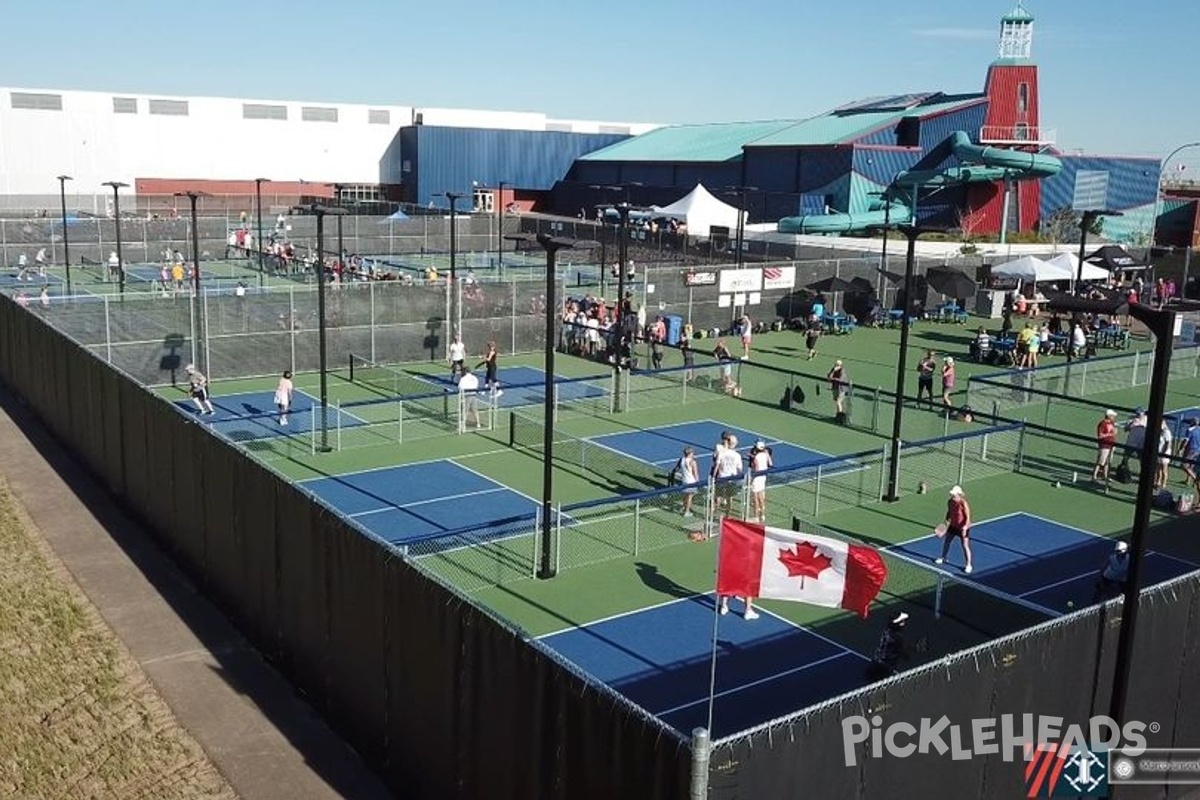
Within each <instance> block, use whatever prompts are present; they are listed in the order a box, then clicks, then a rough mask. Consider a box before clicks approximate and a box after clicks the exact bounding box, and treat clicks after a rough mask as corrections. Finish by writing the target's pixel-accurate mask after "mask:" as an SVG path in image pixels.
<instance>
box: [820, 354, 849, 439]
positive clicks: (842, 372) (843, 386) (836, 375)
mask: <svg viewBox="0 0 1200 800" xmlns="http://www.w3.org/2000/svg"><path fill="white" fill-rule="evenodd" d="M825 378H826V379H827V380H828V381H829V391H830V392H832V393H833V408H834V421H835V422H837V424H839V425H845V424H846V423H847V421H848V419H847V417H846V390H847V389H848V388H849V381H847V380H846V367H845V365H844V364H842V360H841V359H840V358H839V359H838V360H837V361H834V362H833V366H832V367H830V369H829V372H828V373H827V374H826V375H825Z"/></svg>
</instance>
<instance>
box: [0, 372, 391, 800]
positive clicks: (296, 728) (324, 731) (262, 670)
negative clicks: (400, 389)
mask: <svg viewBox="0 0 1200 800" xmlns="http://www.w3.org/2000/svg"><path fill="white" fill-rule="evenodd" d="M0 442H2V443H3V444H2V446H0V472H2V473H3V474H4V475H5V476H6V477H7V478H8V481H9V483H10V485H11V486H12V489H13V492H14V493H15V494H16V496H17V499H18V500H19V501H20V502H21V503H22V504H23V505H24V507H25V509H26V510H27V511H28V513H29V515H30V517H32V519H33V521H34V522H35V523H36V524H37V526H38V528H39V529H40V530H41V532H42V535H43V536H44V537H45V539H46V541H47V543H48V544H49V545H50V547H51V548H52V549H53V550H54V552H55V553H56V554H57V556H58V558H59V559H60V560H61V561H62V562H63V564H64V565H65V566H66V568H67V569H68V570H69V571H70V572H71V574H72V575H73V576H74V578H75V580H76V582H77V583H78V584H79V586H80V588H81V589H82V590H83V592H84V593H85V594H86V595H87V597H88V599H89V600H90V601H91V602H92V604H93V605H94V606H95V607H96V609H97V610H98V611H99V612H100V615H101V616H102V617H103V618H104V620H105V621H106V622H107V623H108V625H109V626H110V627H111V628H112V630H113V631H114V632H115V633H116V635H117V636H118V637H120V639H121V640H122V641H123V642H124V644H125V647H126V648H127V649H128V650H129V652H130V653H131V654H132V656H133V658H134V659H135V660H136V661H137V662H138V664H140V665H141V668H142V669H143V671H145V673H146V675H147V676H148V677H149V679H150V681H151V683H153V685H154V686H155V688H156V689H157V690H158V693H159V695H160V696H161V697H162V698H163V699H164V700H165V701H166V703H167V705H169V706H170V708H171V710H172V712H173V713H174V714H175V716H176V718H177V719H178V720H179V721H180V723H182V725H183V726H184V728H186V729H187V731H188V732H189V733H190V734H191V735H192V736H193V737H195V739H196V740H197V741H198V742H199V743H200V745H201V747H203V748H204V750H205V751H206V752H207V754H208V756H209V758H210V759H212V761H213V763H214V764H215V765H216V767H217V769H218V770H220V772H221V774H222V775H223V776H224V777H225V779H226V780H227V781H229V783H230V785H231V786H232V787H233V789H234V791H236V792H237V793H238V795H239V796H240V797H242V798H245V799H246V800H297V798H304V799H305V800H309V799H310V798H331V799H332V798H339V797H341V798H365V799H367V800H374V799H375V798H380V799H381V800H382V798H388V797H391V795H390V793H388V792H387V790H386V789H385V788H384V786H383V784H382V782H381V781H380V780H379V779H378V778H377V777H376V776H375V775H374V774H373V773H371V772H370V771H369V770H368V769H367V768H366V766H365V765H364V764H363V762H362V761H361V760H360V759H359V757H358V755H357V754H356V753H355V752H354V751H353V750H351V749H350V748H349V747H348V746H347V745H346V743H345V742H344V741H342V740H341V739H340V738H339V737H337V736H336V735H335V734H334V733H333V732H332V731H331V730H330V729H329V728H328V727H327V726H326V725H325V723H324V722H323V721H321V720H320V718H318V717H317V716H316V714H315V713H314V712H313V711H312V709H311V708H310V707H309V706H308V705H307V704H306V703H304V702H303V701H302V700H301V699H300V698H299V697H298V696H297V695H296V694H295V692H294V691H293V690H292V688H291V686H290V685H289V684H288V683H287V681H285V680H284V679H283V678H282V677H281V676H280V675H279V674H278V673H277V672H275V670H274V669H273V668H272V667H271V666H270V665H268V664H267V663H266V662H265V661H263V659H262V658H261V657H260V656H259V654H258V653H257V651H255V650H254V649H253V647H251V646H250V644H249V643H248V642H247V641H246V640H245V639H243V638H242V637H241V635H240V634H238V633H237V631H235V630H234V629H233V627H232V625H231V624H230V623H229V622H228V620H226V619H225V617H223V616H222V615H221V614H220V612H218V611H217V609H216V608H215V607H214V606H213V605H212V604H211V603H209V602H208V600H207V599H205V598H204V597H202V596H201V595H200V594H198V593H197V592H196V590H195V587H194V586H193V585H192V584H191V583H190V581H189V580H188V579H187V578H186V577H185V576H184V575H183V574H182V573H181V572H180V571H179V570H178V569H177V568H176V567H175V565H174V564H173V563H172V562H171V561H170V560H169V559H168V558H167V557H166V555H165V554H163V553H162V552H161V551H160V550H159V549H158V548H157V546H156V545H155V544H154V542H153V541H152V540H151V539H150V538H149V537H148V536H147V535H146V533H145V532H144V531H143V530H142V529H141V528H140V526H139V525H138V524H137V523H136V522H134V521H133V520H132V519H130V518H129V517H128V516H126V515H125V514H124V513H123V512H122V511H121V510H120V508H118V507H117V506H116V504H115V503H113V501H112V499H111V498H110V497H109V496H108V495H107V494H106V493H105V492H104V491H103V490H102V489H101V488H100V487H99V486H98V485H97V484H96V483H95V482H94V481H93V480H92V479H91V477H90V476H89V475H88V474H87V473H86V472H85V471H84V470H83V468H82V467H80V466H79V465H78V464H77V463H76V462H75V461H74V459H72V458H71V456H70V455H68V454H67V453H66V452H65V451H64V450H63V449H62V448H61V447H60V446H59V445H58V443H57V442H56V441H55V440H54V439H52V438H51V437H50V435H49V433H48V432H47V431H46V429H45V428H44V427H42V426H41V424H40V423H39V422H38V421H37V420H36V418H34V417H33V415H32V414H30V413H29V411H28V410H27V409H26V408H24V407H23V406H22V405H21V404H20V403H19V402H18V401H17V400H16V399H15V398H14V397H13V396H12V395H11V394H9V393H8V392H7V391H6V390H4V389H0Z"/></svg>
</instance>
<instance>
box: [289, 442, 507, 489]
mask: <svg viewBox="0 0 1200 800" xmlns="http://www.w3.org/2000/svg"><path fill="white" fill-rule="evenodd" d="M510 452H512V451H511V450H510V449H508V448H505V449H503V450H493V451H492V453H510ZM477 455H488V454H487V453H478V454H477ZM460 458H461V456H460ZM447 462H448V463H451V464H454V465H455V466H457V467H462V468H463V469H467V468H466V467H463V466H462V464H459V463H457V462H456V461H455V460H454V459H452V458H427V459H425V460H423V461H409V462H408V463H406V464H388V465H387V466H383V467H370V468H368V469H358V470H354V471H353V472H339V473H337V474H336V475H321V476H319V477H316V478H305V479H304V480H302V481H296V483H311V482H312V481H322V480H328V479H335V480H336V479H337V478H345V477H347V476H349V475H368V474H370V473H372V472H384V471H386V470H389V469H394V470H404V469H408V468H409V467H421V466H425V465H427V464H443V463H447ZM468 471H469V472H475V470H468ZM475 474H476V475H481V473H478V472H475ZM482 477H484V478H487V476H486V475H482ZM487 479H488V480H489V481H491V482H492V483H496V481H493V480H492V479H491V478H487ZM496 485H497V486H499V485H500V484H498V483H496Z"/></svg>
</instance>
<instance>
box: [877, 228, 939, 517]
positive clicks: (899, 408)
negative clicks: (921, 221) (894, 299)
mask: <svg viewBox="0 0 1200 800" xmlns="http://www.w3.org/2000/svg"><path fill="white" fill-rule="evenodd" d="M896 230H897V231H899V232H900V233H901V234H902V235H903V236H904V238H905V239H907V240H908V251H907V254H906V256H905V259H904V307H903V308H902V309H901V311H902V312H903V313H902V314H901V317H900V357H899V358H898V359H896V399H895V403H894V404H893V406H892V455H891V460H890V462H889V463H888V488H887V494H885V495H884V496H883V499H884V500H886V501H888V502H894V501H896V500H899V499H900V486H899V482H900V430H901V427H902V423H903V421H904V379H905V377H906V373H907V371H908V334H909V329H910V328H911V327H912V320H911V316H912V302H913V297H912V295H913V271H914V268H915V264H916V260H917V239H919V238H921V236H922V235H923V234H926V233H947V231H946V229H944V228H925V227H920V226H918V225H916V224H915V220H914V224H911V225H897V226H896Z"/></svg>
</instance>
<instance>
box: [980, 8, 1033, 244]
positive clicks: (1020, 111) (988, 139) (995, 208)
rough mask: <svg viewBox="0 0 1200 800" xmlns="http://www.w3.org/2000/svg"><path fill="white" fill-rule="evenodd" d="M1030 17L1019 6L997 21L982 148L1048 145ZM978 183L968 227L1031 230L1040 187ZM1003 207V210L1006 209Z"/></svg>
mask: <svg viewBox="0 0 1200 800" xmlns="http://www.w3.org/2000/svg"><path fill="white" fill-rule="evenodd" d="M1032 53H1033V15H1032V14H1030V13H1029V12H1028V11H1026V10H1025V8H1024V7H1023V6H1022V5H1021V3H1020V2H1018V3H1017V7H1016V8H1015V9H1013V10H1012V11H1011V12H1009V13H1008V14H1007V15H1005V16H1004V18H1003V19H1001V20H1000V55H999V57H998V58H997V59H996V60H995V61H993V62H992V63H991V66H989V67H988V74H987V87H986V93H987V97H988V111H987V118H986V120H985V121H984V123H983V129H982V130H981V131H980V132H979V141H980V143H982V144H988V145H995V146H998V147H1010V148H1013V149H1018V150H1029V151H1036V150H1039V149H1041V148H1043V147H1045V146H1047V145H1049V144H1052V137H1050V136H1049V135H1048V134H1047V132H1045V131H1043V130H1042V128H1041V125H1040V121H1039V118H1038V69H1037V64H1035V63H1034V62H1033V57H1032ZM1007 183H1008V189H1009V191H1008V202H1007V204H1006V203H1005V185H1004V184H1002V183H1001V184H986V183H985V184H977V185H976V186H973V187H971V190H970V193H969V195H968V202H969V206H970V208H971V209H972V223H973V225H972V227H973V228H974V229H975V230H976V231H978V232H980V233H997V232H1008V233H1015V232H1017V231H1027V230H1031V229H1033V228H1034V227H1036V226H1037V222H1038V216H1039V213H1040V208H1041V183H1040V182H1039V181H1036V180H1025V181H1009V182H1007ZM1006 205H1007V209H1006Z"/></svg>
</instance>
